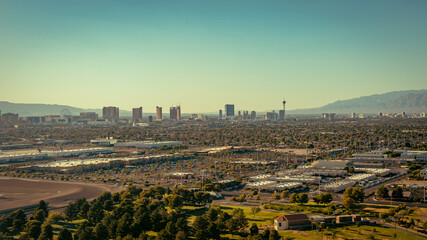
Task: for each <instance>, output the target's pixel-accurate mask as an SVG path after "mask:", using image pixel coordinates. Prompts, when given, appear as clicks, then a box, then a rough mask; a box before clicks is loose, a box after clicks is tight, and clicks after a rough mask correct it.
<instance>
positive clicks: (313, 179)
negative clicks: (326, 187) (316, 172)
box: [270, 175, 321, 183]
mask: <svg viewBox="0 0 427 240" xmlns="http://www.w3.org/2000/svg"><path fill="white" fill-rule="evenodd" d="M270 180H272V181H275V182H278V183H281V182H301V183H319V181H320V180H321V178H320V177H310V176H303V175H297V176H292V177H271V178H270Z"/></svg>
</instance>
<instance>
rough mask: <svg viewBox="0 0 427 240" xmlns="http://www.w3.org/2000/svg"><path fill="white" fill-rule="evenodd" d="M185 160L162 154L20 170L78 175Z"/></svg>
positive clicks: (44, 165)
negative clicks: (80, 173) (122, 167)
mask: <svg viewBox="0 0 427 240" xmlns="http://www.w3.org/2000/svg"><path fill="white" fill-rule="evenodd" d="M184 158H186V156H184V155H181V154H161V155H152V156H146V157H122V158H90V159H74V160H61V161H55V162H49V163H44V164H36V165H32V166H23V167H20V169H23V170H25V169H27V170H33V171H43V172H53V173H76V172H84V171H93V170H97V169H108V168H113V167H120V166H126V165H138V164H150V163H156V162H159V161H168V160H178V159H184Z"/></svg>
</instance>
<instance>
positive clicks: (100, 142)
mask: <svg viewBox="0 0 427 240" xmlns="http://www.w3.org/2000/svg"><path fill="white" fill-rule="evenodd" d="M115 143H117V139H107V138H104V139H93V140H90V144H92V145H99V146H112V145H114V144H115Z"/></svg>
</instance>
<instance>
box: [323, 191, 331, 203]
mask: <svg viewBox="0 0 427 240" xmlns="http://www.w3.org/2000/svg"><path fill="white" fill-rule="evenodd" d="M321 200H322V203H323V204H329V203H331V202H332V194H330V193H323V194H322V197H321Z"/></svg>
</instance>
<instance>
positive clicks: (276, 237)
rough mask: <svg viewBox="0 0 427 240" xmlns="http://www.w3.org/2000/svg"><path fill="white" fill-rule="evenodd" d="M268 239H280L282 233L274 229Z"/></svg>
mask: <svg viewBox="0 0 427 240" xmlns="http://www.w3.org/2000/svg"><path fill="white" fill-rule="evenodd" d="M268 239H269V240H280V235H279V233H278V232H277V231H276V230H275V229H273V230H271V231H270V236H269V238H268Z"/></svg>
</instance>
